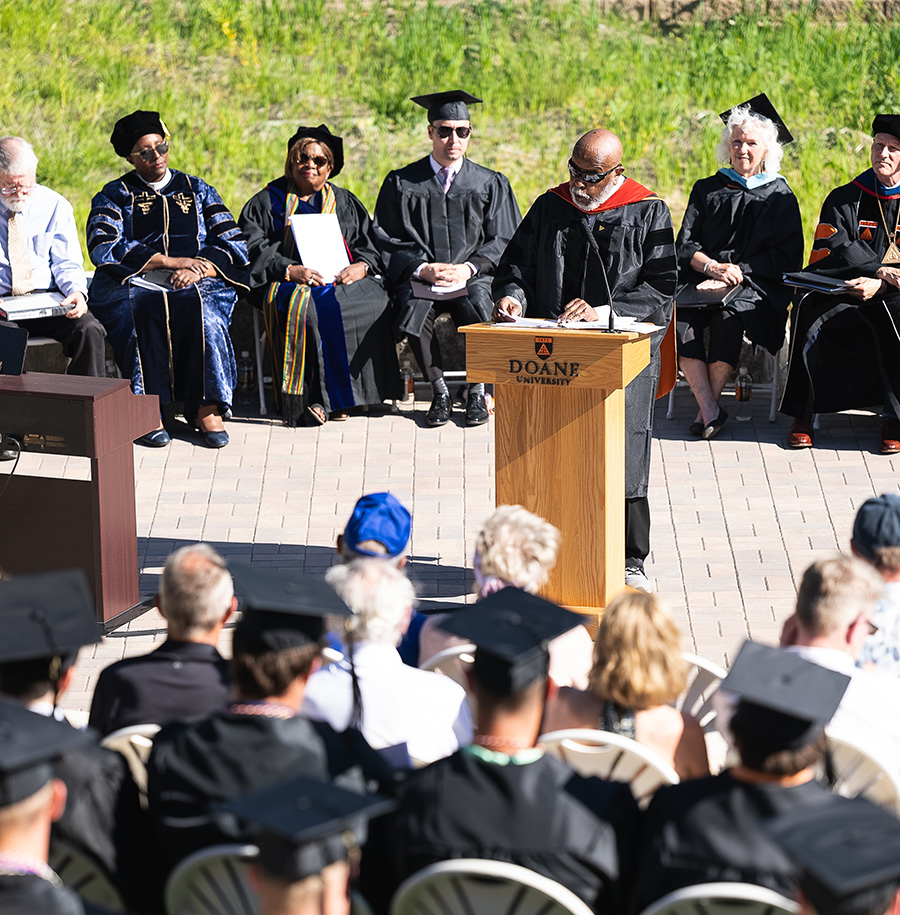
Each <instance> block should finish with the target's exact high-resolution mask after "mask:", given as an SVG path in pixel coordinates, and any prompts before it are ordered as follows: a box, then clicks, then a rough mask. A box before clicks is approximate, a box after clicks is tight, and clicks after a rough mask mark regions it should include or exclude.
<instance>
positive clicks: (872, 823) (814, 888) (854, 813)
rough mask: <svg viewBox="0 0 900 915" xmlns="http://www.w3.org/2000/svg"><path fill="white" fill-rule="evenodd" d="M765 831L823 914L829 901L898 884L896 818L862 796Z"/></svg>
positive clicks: (899, 831) (782, 819)
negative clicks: (781, 849)
mask: <svg viewBox="0 0 900 915" xmlns="http://www.w3.org/2000/svg"><path fill="white" fill-rule="evenodd" d="M766 828H767V829H769V830H770V831H771V832H772V833H773V834H774V835H775V838H776V839H777V840H778V842H779V843H780V844H781V845H782V846H783V847H784V848H785V849H786V851H787V852H788V854H789V855H790V856H791V858H793V859H794V861H795V862H796V863H797V865H798V866H799V868H800V871H801V877H800V885H801V886H802V887H803V891H804V892H805V893H806V895H807V896H809V897H810V901H811V902H812V903H813V905H814V906H816V908H817V910H818V911H820V912H821V913H822V915H824V912H826V911H828V909H829V906H828V905H827V903H828V902H832V903H834V902H838V901H839V900H842V899H846V898H847V897H849V896H853V895H855V894H856V893H861V892H864V891H866V890H871V889H876V888H878V887H882V886H885V887H886V886H888V885H891V884H896V883H898V882H900V820H898V819H897V817H896V816H894V815H893V814H891V813H888V812H887V811H886V810H884V809H882V808H881V807H878V806H876V805H875V804H873V803H872V802H871V801H867V800H865V799H864V798H861V797H855V798H837V797H836V798H834V801H833V803H828V804H825V805H823V806H819V805H816V806H815V807H812V808H809V809H805V810H796V811H793V812H791V813H790V814H784V815H782V816H779V817H777V818H775V819H773V820H770V821H769V822H768V823H766ZM817 902H819V903H820V905H816V903H817ZM822 903H826V904H822Z"/></svg>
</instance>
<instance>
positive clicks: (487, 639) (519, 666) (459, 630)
mask: <svg viewBox="0 0 900 915" xmlns="http://www.w3.org/2000/svg"><path fill="white" fill-rule="evenodd" d="M581 621H582V617H581V616H580V615H579V614H577V613H573V612H572V611H571V610H566V609H564V608H563V607H560V606H558V605H556V604H552V603H550V601H547V600H544V599H543V598H541V597H536V596H535V595H534V594H529V593H528V592H527V591H522V590H520V589H519V588H503V589H502V590H501V591H496V592H495V593H494V594H491V595H489V596H488V597H486V598H485V599H484V600H482V601H479V602H478V603H477V604H468V605H466V606H463V607H461V608H460V609H459V610H457V611H456V612H455V613H454V614H453V615H452V616H450V617H449V618H448V619H446V620H444V621H443V622H441V623H440V624H439V625H440V628H441V629H445V630H446V631H447V632H451V633H453V635H458V636H461V637H462V638H464V639H468V640H469V641H470V642H474V643H475V645H477V646H478V651H476V652H475V661H474V663H473V665H472V676H473V677H475V679H476V680H477V682H478V683H479V684H480V685H481V686H483V687H484V688H485V689H486V690H487V691H488V692H490V693H492V694H493V695H495V696H511V695H515V694H516V693H519V692H521V691H522V690H524V689H526V688H527V687H528V686H530V685H531V684H532V683H534V681H535V680H537V679H538V678H539V677H544V676H546V675H547V668H548V664H549V660H550V655H549V653H548V651H547V644H548V643H549V641H550V640H551V639H555V638H556V637H557V636H558V635H562V634H563V633H564V632H568V631H569V630H570V629H574V628H575V627H576V626H577V625H578V624H579V623H580V622H581Z"/></svg>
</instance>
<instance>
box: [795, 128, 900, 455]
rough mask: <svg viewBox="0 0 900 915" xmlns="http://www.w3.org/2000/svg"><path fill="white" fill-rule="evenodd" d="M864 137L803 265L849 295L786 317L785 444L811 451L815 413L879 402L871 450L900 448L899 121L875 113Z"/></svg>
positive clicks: (805, 303) (815, 297)
mask: <svg viewBox="0 0 900 915" xmlns="http://www.w3.org/2000/svg"><path fill="white" fill-rule="evenodd" d="M872 135H873V142H872V152H871V156H870V159H871V162H872V167H871V168H868V169H866V170H865V171H864V172H863V173H862V174H861V175H857V176H856V178H854V179H853V180H852V181H851V182H850V183H849V184H844V185H842V186H841V187H838V188H835V189H834V190H833V191H832V192H831V193H830V194H829V195H828V197H826V198H825V203H824V204H822V212H821V215H820V216H819V224H818V225H817V226H816V232H815V239H814V241H813V248H812V253H811V254H810V257H809V266H808V267H807V268H806V269H807V270H810V271H812V272H814V273H818V274H821V275H823V276H827V277H833V278H835V279H841V280H845V281H846V287H847V290H846V292H845V293H842V294H838V295H827V294H824V293H817V292H813V293H810V294H809V295H807V296H804V298H803V299H802V302H801V303H798V304H797V305H795V306H794V308H793V311H792V312H791V362H790V366H789V368H788V378H787V384H786V386H785V389H784V397H783V398H782V401H781V412H782V413H786V414H787V415H788V416H793V417H794V423H793V425H792V426H791V431H790V434H789V435H788V445H789V446H790V447H791V448H810V447H812V444H813V428H812V416H813V413H836V412H839V411H841V410H851V409H857V408H860V407H868V406H872V405H873V404H874V405H881V404H883V405H884V411H883V414H882V422H881V439H880V443H879V450H880V451H881V453H882V454H896V453H898V452H900V420H898V419H897V417H898V415H900V413H898V410H900V400H898V398H900V332H898V326H900V292H898V287H900V248H898V246H897V244H896V241H897V226H898V224H900V115H897V114H879V115H876V116H875V120H874V121H873V122H872Z"/></svg>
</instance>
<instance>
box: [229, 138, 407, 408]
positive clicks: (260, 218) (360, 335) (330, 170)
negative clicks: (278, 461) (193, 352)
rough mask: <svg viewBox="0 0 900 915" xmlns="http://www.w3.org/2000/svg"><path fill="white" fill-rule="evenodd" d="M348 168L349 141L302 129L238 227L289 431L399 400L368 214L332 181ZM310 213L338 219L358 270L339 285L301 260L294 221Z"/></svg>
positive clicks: (347, 272)
mask: <svg viewBox="0 0 900 915" xmlns="http://www.w3.org/2000/svg"><path fill="white" fill-rule="evenodd" d="M343 164H344V152H343V142H342V141H341V138H340V137H336V136H334V135H333V134H332V133H331V132H330V131H329V130H328V128H327V127H326V126H325V125H324V124H320V125H319V126H318V127H300V128H298V130H297V132H296V133H295V134H294V136H292V137H291V139H290V140H289V141H288V154H287V159H286V161H285V166H284V177H281V178H276V179H275V180H274V181H272V182H270V183H269V184H268V185H267V186H266V187H265V188H264V189H263V190H261V191H260V192H259V193H258V194H256V196H254V197H252V198H251V199H250V200H249V201H248V202H247V205H246V206H245V207H244V209H243V212H242V213H241V216H240V219H239V221H238V222H239V224H240V227H241V228H242V229H243V230H244V234H245V235H246V237H247V244H248V247H249V251H250V282H251V286H252V287H253V288H252V293H251V297H252V298H251V300H252V301H253V304H254V305H255V306H256V307H257V308H260V309H262V311H263V314H264V316H265V322H266V336H267V338H268V340H269V347H270V350H271V353H272V362H273V368H274V378H275V385H274V387H275V398H276V403H280V404H281V407H282V412H283V415H284V420H285V423H286V424H287V425H289V426H295V425H298V424H299V422H300V420H301V419H304V420H305V421H306V422H308V423H311V424H321V423H324V422H325V421H326V419H328V418H329V415H330V418H331V419H346V418H347V412H346V411H347V410H348V409H350V408H352V407H357V406H363V405H365V404H379V403H382V402H383V401H384V400H387V399H392V398H397V397H399V396H400V372H399V368H398V364H397V351H396V347H395V344H394V338H393V335H392V330H391V311H390V302H389V299H388V296H387V293H386V292H385V289H384V284H383V282H382V280H381V276H380V272H381V259H380V257H379V255H378V251H377V250H376V249H375V246H374V245H373V244H372V241H371V236H370V227H371V221H370V219H369V214H368V213H367V212H366V209H365V207H364V206H363V205H362V203H360V201H359V200H358V199H357V198H356V197H355V196H354V195H353V194H351V193H350V192H349V191H347V190H344V188H341V187H337V186H336V185H334V184H332V183H331V182H330V179H331V178H333V177H335V176H336V175H337V174H339V173H340V171H341V168H342V167H343ZM304 213H336V214H337V217H338V223H339V224H340V228H341V233H342V234H343V240H344V245H345V246H346V248H347V253H348V255H349V257H350V261H351V263H350V265H349V266H348V267H345V268H344V269H343V270H341V271H340V272H339V273H338V274H337V275H336V276H335V278H334V281H333V282H327V280H326V278H324V277H323V276H322V275H321V274H320V273H319V272H318V271H317V270H315V269H313V268H311V267H306V266H304V265H303V264H302V263H301V259H300V257H299V255H298V253H297V247H296V244H295V242H294V236H293V233H292V231H291V225H290V217H291V216H293V215H299V214H304Z"/></svg>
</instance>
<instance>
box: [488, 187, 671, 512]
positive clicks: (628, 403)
mask: <svg viewBox="0 0 900 915" xmlns="http://www.w3.org/2000/svg"><path fill="white" fill-rule="evenodd" d="M604 270H605V271H606V280H607V281H608V282H609V289H610V293H611V294H612V302H613V308H614V310H615V312H616V314H619V315H627V316H629V317H632V318H636V319H638V320H640V321H649V322H651V323H653V324H658V325H661V326H663V327H666V328H669V330H668V331H667V332H666V334H665V335H664V334H662V333H657V334H654V335H653V336H652V337H651V342H650V364H649V365H648V366H647V368H645V369H644V371H642V372H641V373H640V375H638V376H637V378H635V379H634V380H633V381H632V382H631V383H630V384H629V385H628V387H627V388H626V389H625V498H626V499H636V498H642V497H645V496H646V495H647V484H648V480H649V477H650V441H651V437H652V431H653V401H654V399H655V397H657V396H662V394H665V393H668V391H669V389H670V388H671V386H672V384H673V383H674V381H675V339H674V333H673V332H672V328H671V327H669V325H670V324H671V321H672V315H673V310H674V306H673V297H674V295H675V284H676V275H677V270H676V262H675V238H674V233H673V231H672V219H671V216H670V215H669V208H668V207H667V206H666V204H665V203H664V202H663V201H662V200H660V199H659V197H657V196H656V194H654V193H653V192H652V191H649V190H647V188H645V187H643V186H642V185H640V184H638V183H637V181H632V180H631V178H626V179H625V181H624V182H623V184H622V185H621V187H619V189H618V190H617V191H616V192H615V193H614V194H613V195H612V196H611V197H610V198H609V199H608V200H606V201H605V202H604V203H603V204H602V205H601V206H599V207H598V208H597V209H596V210H592V211H591V212H589V213H587V212H585V211H584V210H582V209H580V208H579V207H577V206H575V204H574V203H573V202H572V198H571V195H570V194H569V186H568V184H561V185H560V186H559V187H555V188H551V189H550V190H549V191H547V192H546V193H545V194H543V195H542V196H541V197H539V198H538V199H537V200H536V201H535V203H534V205H533V206H532V208H531V209H530V210H529V211H528V213H527V214H526V216H525V218H524V219H523V220H522V224H521V225H520V226H519V228H518V229H517V230H516V233H515V235H513V237H512V240H511V241H510V243H509V245H508V246H507V248H506V251H504V253H503V256H502V257H501V258H500V264H499V265H498V267H497V271H496V277H495V279H494V285H493V297H494V301H497V300H498V299H500V298H502V297H503V296H505V295H511V296H514V297H515V298H517V299H518V300H519V301H520V302H522V306H523V312H524V313H526V314H528V315H529V317H544V318H555V317H558V316H559V315H560V314H562V312H563V310H564V309H565V306H566V305H567V304H568V303H569V302H571V301H572V299H576V298H583V299H584V300H585V301H586V302H587V303H588V304H589V305H591V306H592V307H594V308H600V307H601V306H603V305H607V304H608V302H609V299H608V297H607V291H606V282H605V281H604V277H603V273H604Z"/></svg>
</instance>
